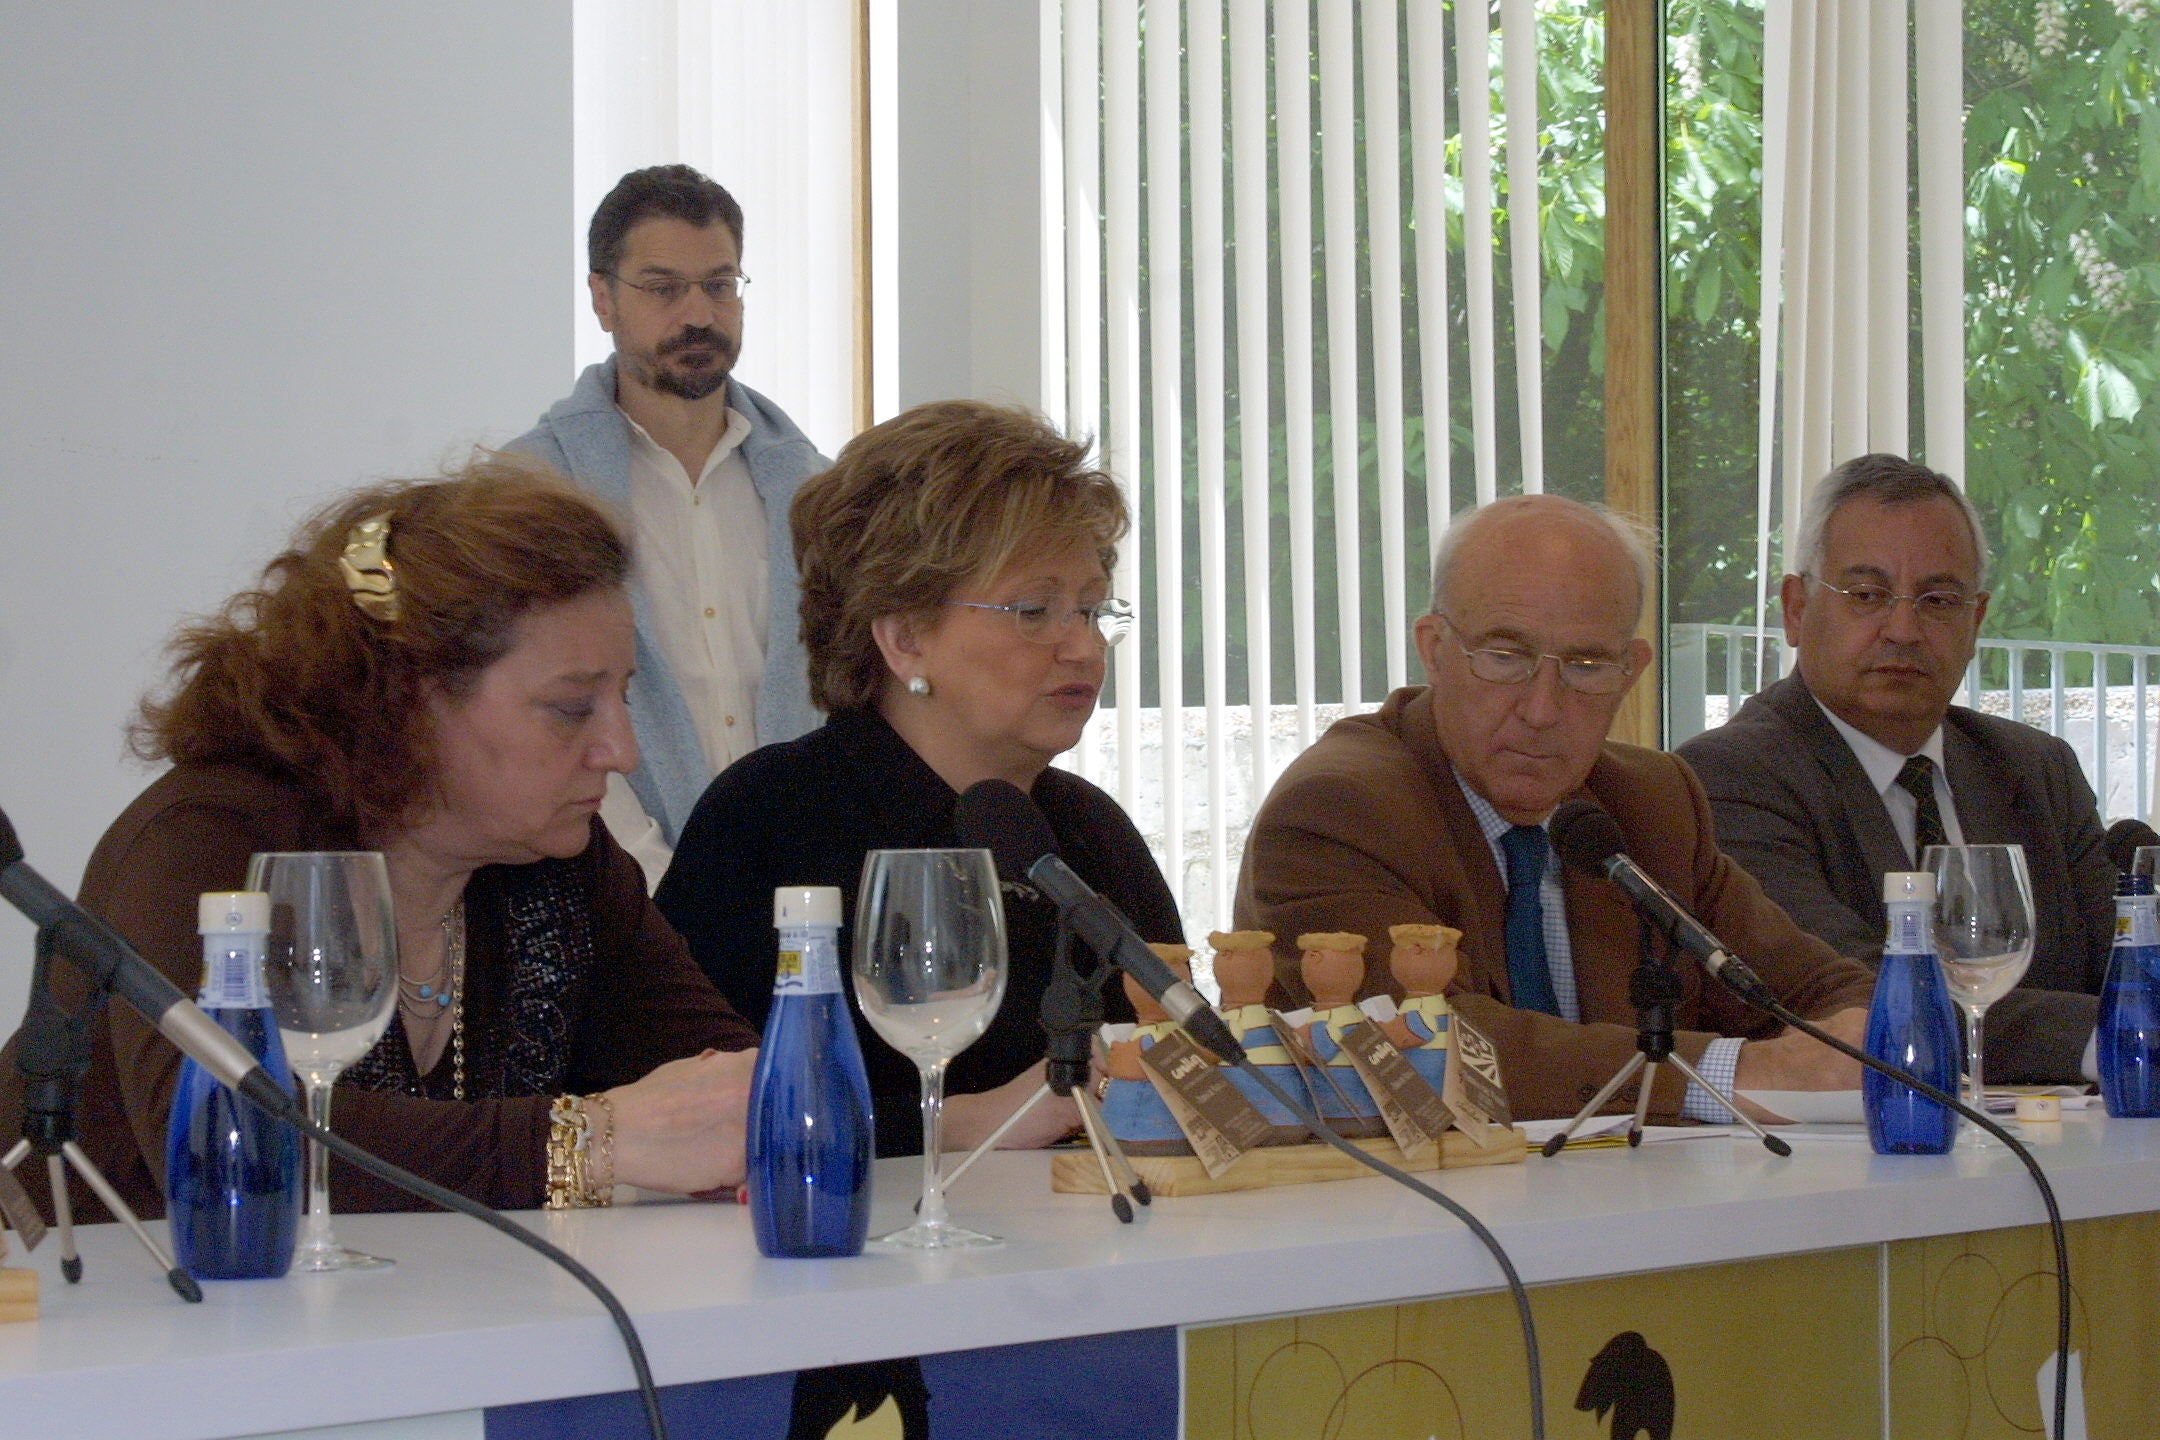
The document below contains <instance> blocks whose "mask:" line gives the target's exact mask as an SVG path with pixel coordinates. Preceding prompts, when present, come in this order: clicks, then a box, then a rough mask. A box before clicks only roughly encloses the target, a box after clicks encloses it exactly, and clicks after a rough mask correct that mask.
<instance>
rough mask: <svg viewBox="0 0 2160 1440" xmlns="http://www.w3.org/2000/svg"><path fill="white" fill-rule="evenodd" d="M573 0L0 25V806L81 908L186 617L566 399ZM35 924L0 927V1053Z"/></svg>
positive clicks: (51, 10)
mask: <svg viewBox="0 0 2160 1440" xmlns="http://www.w3.org/2000/svg"><path fill="white" fill-rule="evenodd" d="M570 34H571V19H570V0H457V3H453V4H444V3H440V0H367V3H365V4H360V5H343V6H339V5H321V4H308V5H293V4H281V3H275V0H257V3H243V0H226V3H212V0H190V3H171V4H142V3H131V0H67V3H64V4H47V5H38V4H28V3H11V4H9V5H7V6H6V7H5V9H4V11H0V808H4V809H5V810H6V812H7V814H8V815H9V816H10V817H11V818H12V819H13V820H14V822H15V824H16V827H17V829H18V830H19V832H20V834H21V837H22V840H23V843H24V845H25V846H26V847H27V849H28V852H29V858H30V860H31V863H32V864H34V865H35V866H36V867H37V868H38V869H39V870H41V871H42V872H44V874H45V875H46V876H47V877H48V878H50V879H51V880H52V881H53V882H54V883H55V884H58V885H60V886H61V887H63V888H65V889H69V890H72V889H73V888H74V886H75V884H76V882H77V880H78V879H79V877H80V873H81V868H82V864H83V861H84V860H85V859H86V858H87V856H88V854H89V851H90V848H91V846H92V845H93V844H94V843H95V841H96V839H97V837H98V835H99V834H100V832H101V831H102V830H103V829H104V827H105V826H106V824H107V823H109V822H110V821H111V820H112V818H113V817H114V816H115V815H116V814H117V813H118V812H119V811H120V809H121V808H122V807H123V806H124V805H125V804H126V803H127V801H128V800H129V798H130V797H131V796H133V795H134V794H135V793H136V792H137V791H138V790H139V789H141V787H142V786H143V784H144V783H145V781H146V778H147V776H146V772H145V771H144V770H142V769H141V768H140V767H138V766H135V765H133V764H132V763H130V762H127V761H125V760H124V757H123V752H122V733H121V727H122V724H123V722H124V721H125V719H126V717H127V715H128V713H129V710H130V708H131V706H132V704H133V702H134V700H135V698H136V696H137V694H138V693H139V692H140V691H141V690H142V689H143V687H144V686H145V685H146V684H148V683H150V682H151V681H152V680H153V679H154V678H155V677H156V676H157V674H158V673H159V660H158V656H159V650H160V647H161V646H162V644H163V641H164V639H165V637H166V636H167V635H168V634H169V632H170V631H171V629H172V627H173V625H174V623H175V621H176V620H177V619H179V618H180V617H181V616H182V615H183V614H187V613H190V612H196V611H200V610H203V609H207V608H209V607H211V606H213V605H215V604H216V603H217V602H218V601H220V600H221V599H222V598H223V597H225V596H226V595H227V594H229V593H231V592H232V591H234V590H235V589H237V588H239V587H240V586H241V585H242V584H243V583H244V582H246V581H247V580H248V579H249V578H250V576H251V575H252V573H253V572H254V571H255V570H256V569H257V568H259V567H260V565H261V564H262V562H263V561H264V560H266V559H268V558H269V556H270V555H271V553H272V552H273V551H274V549H275V548H276V547H277V545H278V543H279V542H280V541H281V539H282V538H283V537H284V536H285V535H286V533H287V532H288V531H289V530H290V529H291V527H292V525H293V523H294V521H295V520H296V519H298V518H299V516H300V515H301V514H303V513H304V512H305V511H307V510H308V509H310V508H311V507H312V506H314V505H315V504H316V503H318V502H319V501H320V500H322V499H323V498H325V497H326V496H328V495H329V494H331V493H332V492H334V491H336V490H338V489H340V488H343V487H345V486H347V485H349V484H352V483H354V482H356V481H359V480H363V479H367V478H370V477H377V476H384V475H398V474H407V473H424V472H425V471H427V470H429V469H432V468H434V467H435V466H436V465H437V464H438V462H439V461H440V460H441V459H442V458H444V457H445V456H446V455H449V456H454V455H456V454H457V453H459V452H461V451H462V450H463V449H464V448H465V447H467V446H469V445H471V444H472V443H474V442H475V441H500V440H503V439H507V438H508V437H509V436H511V435H514V434H516V433H517V432H519V431H521V430H523V429H524V428H525V427H526V426H527V425H529V424H530V423H531V422H532V421H533V419H534V418H535V417H536V416H537V415H538V414H539V412H540V411H541V410H542V409H543V408H544V407H545V406H546V405H547V404H548V403H549V402H550V401H552V400H553V399H555V398H556V397H558V396H559V395H561V394H563V393H564V392H566V391H567V389H568V388H569V381H570V378H571V374H572V365H571V358H572V357H571V311H570V309H569V307H568V306H567V305H566V304H565V303H564V302H565V295H564V289H565V285H564V279H565V266H566V262H567V261H568V259H569V255H570V243H569V237H570V236H571V235H572V234H573V233H574V229H575V224H576V221H575V217H574V216H573V214H572V197H571V119H570V114H571V112H570V104H571V62H570ZM29 954H30V936H29V930H28V927H27V926H26V925H24V924H23V923H22V922H21V921H20V920H19V919H17V918H16V917H15V916H14V915H13V914H12V913H10V914H8V915H6V916H5V917H0V1034H4V1033H6V1032H7V1031H9V1030H12V1028H13V1026H14V1023H15V1018H14V1017H16V1016H19V1014H20V1013H21V1008H22V1003H23V995H24V986H25V983H26V980H27V974H28V966H29Z"/></svg>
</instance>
